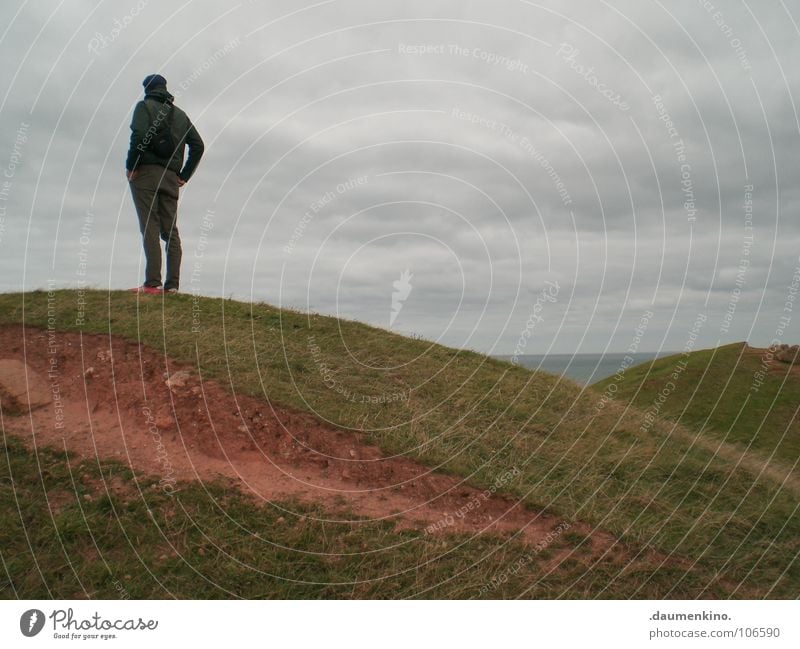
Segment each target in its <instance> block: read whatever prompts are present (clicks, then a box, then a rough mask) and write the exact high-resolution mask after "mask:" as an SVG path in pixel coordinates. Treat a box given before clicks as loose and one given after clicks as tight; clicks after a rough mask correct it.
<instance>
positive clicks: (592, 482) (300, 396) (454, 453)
mask: <svg viewBox="0 0 800 649" xmlns="http://www.w3.org/2000/svg"><path fill="white" fill-rule="evenodd" d="M23 322H24V323H25V325H26V326H31V327H42V328H46V327H48V326H51V327H53V328H55V329H56V330H69V331H83V332H85V333H86V332H94V333H106V334H113V335H116V336H120V337H124V338H127V339H131V340H139V341H141V342H142V343H144V344H146V345H148V346H150V347H152V348H154V349H157V350H160V351H161V352H162V353H164V354H166V355H168V356H169V357H171V358H174V359H175V360H178V361H183V362H187V363H191V364H193V365H195V366H196V367H198V368H199V369H200V370H202V373H203V375H204V376H207V377H216V378H218V379H219V380H220V381H222V382H223V383H225V384H227V385H229V386H230V389H231V390H232V391H235V392H237V393H247V394H251V395H256V396H260V397H261V398H264V399H268V400H271V401H273V402H275V403H279V404H282V405H286V406H290V407H293V408H297V409H302V410H306V411H309V412H312V413H314V415H315V416H316V417H318V418H320V419H323V420H325V421H328V422H330V423H331V424H333V425H335V426H337V427H342V428H347V429H354V430H358V431H363V432H364V434H365V435H367V436H368V439H369V440H370V441H372V442H374V443H377V444H378V445H379V446H380V447H381V448H382V449H383V450H384V452H385V453H388V454H404V455H407V456H409V457H411V458H414V459H416V460H418V461H420V462H422V463H424V464H426V465H428V466H431V467H436V468H437V469H439V470H440V471H443V472H447V473H451V474H455V475H460V476H465V477H467V478H468V479H469V481H470V482H471V483H472V484H474V485H475V486H478V487H484V488H485V487H488V486H490V485H491V484H492V483H493V481H494V480H495V479H496V477H497V476H498V475H501V474H504V473H507V472H509V471H513V472H514V475H515V477H514V479H513V480H510V481H509V482H508V483H507V484H505V485H504V489H505V491H506V493H507V494H509V495H510V496H512V497H515V498H518V499H520V500H522V501H524V502H526V503H528V504H530V505H531V506H533V507H537V508H543V509H546V510H548V511H549V512H552V513H554V514H557V515H559V516H562V517H564V518H566V519H569V520H581V521H586V522H588V523H590V524H592V525H593V526H597V527H598V528H601V529H603V530H606V531H608V532H611V533H612V534H615V535H617V536H619V537H621V538H623V539H624V540H625V541H626V542H627V543H628V544H630V547H631V548H633V555H632V556H633V559H634V560H632V561H631V565H630V566H629V567H628V568H627V569H621V568H620V567H619V566H614V565H612V564H607V563H604V562H596V563H592V564H588V565H587V563H586V562H582V561H581V560H580V556H581V555H580V552H581V547H582V546H583V545H584V543H583V542H584V539H581V538H576V537H575V536H569V535H564V537H563V539H561V540H560V541H559V543H561V544H564V545H565V547H571V548H573V549H574V552H572V554H570V557H569V559H567V560H566V561H564V562H562V563H560V564H559V566H558V568H557V569H556V570H553V571H547V570H544V569H543V567H542V565H541V564H540V563H537V562H530V563H525V562H523V564H522V567H520V568H518V569H515V570H514V571H512V572H509V571H510V568H509V567H510V566H515V565H518V564H519V561H518V559H519V557H520V556H525V553H526V552H529V550H525V548H522V547H521V546H519V545H515V544H513V543H510V544H509V543H506V542H504V541H498V540H497V539H492V538H488V537H487V538H481V539H478V540H471V541H469V542H468V543H467V542H466V540H465V539H463V538H460V537H457V536H453V537H448V538H441V537H436V538H432V537H424V536H421V535H420V534H418V533H414V532H408V531H407V532H398V531H396V530H393V529H392V528H391V526H389V527H387V526H386V525H379V524H368V525H365V526H357V527H355V528H348V529H347V530H344V529H341V530H334V529H319V524H315V523H309V522H308V521H304V520H303V519H299V520H298V521H289V522H288V523H287V522H286V521H283V522H281V523H280V524H278V523H277V522H276V519H275V518H274V517H273V516H272V513H271V512H269V511H265V509H264V508H256V507H255V506H254V505H252V504H250V503H249V502H248V501H246V500H244V499H240V498H239V497H238V496H237V495H236V494H232V493H230V490H227V491H225V492H224V494H223V493H222V492H221V493H220V498H221V499H223V501H224V502H225V507H224V509H223V508H220V507H218V506H217V505H215V504H213V502H211V501H209V498H208V496H207V495H206V491H205V490H204V489H203V488H201V487H199V486H196V487H187V488H186V490H185V492H184V493H185V494H186V495H185V496H184V497H183V498H182V499H181V500H180V501H179V503H180V507H179V508H178V510H177V511H176V510H175V503H174V502H173V501H169V502H160V500H159V499H158V498H157V497H155V496H154V497H153V498H154V499H153V501H152V504H150V505H149V507H150V509H151V510H152V511H153V512H154V514H153V516H154V520H155V521H156V522H157V524H156V525H153V524H152V523H151V521H149V520H148V519H147V518H146V517H145V515H144V514H143V513H142V509H141V506H140V505H138V504H137V502H136V501H135V500H131V501H128V500H126V499H125V497H124V496H119V497H116V496H113V497H112V496H108V494H106V495H104V496H102V497H98V498H95V497H93V498H92V500H91V501H87V503H89V504H88V505H87V504H86V503H83V502H80V501H77V503H72V504H68V505H65V507H66V509H65V511H66V512H67V514H66V516H67V521H66V522H64V521H63V520H62V519H61V518H59V519H58V520H53V517H52V516H50V514H49V513H48V512H47V511H45V512H44V513H42V511H41V509H42V508H41V507H38V509H37V505H36V503H41V501H42V498H43V495H44V494H45V493H47V492H48V491H49V490H50V489H52V488H55V487H56V486H57V485H58V484H61V483H63V482H66V480H67V479H68V478H69V480H70V482H67V483H66V484H68V485H72V484H74V482H73V480H74V476H72V475H69V474H67V473H64V469H63V458H62V457H61V456H60V455H59V454H53V455H52V456H48V457H46V458H45V460H44V463H43V464H42V466H43V467H44V468H43V471H44V472H45V473H47V475H43V476H42V477H38V474H39V473H41V472H40V471H39V469H37V465H36V461H37V460H36V458H34V457H32V456H31V455H30V452H29V451H26V450H25V449H24V448H22V447H20V446H19V445H15V443H14V442H13V441H8V440H7V442H6V443H7V448H8V450H7V453H8V454H9V456H10V457H11V458H12V459H11V461H10V463H9V468H8V470H7V472H6V468H3V469H2V471H3V473H2V474H0V486H2V488H1V489H0V496H2V498H0V502H2V507H3V509H2V516H3V520H4V523H5V522H6V521H14V520H17V521H21V522H18V523H17V527H16V528H13V531H10V532H9V531H6V530H8V529H11V528H9V527H8V526H6V525H4V526H3V532H0V535H3V534H4V535H5V536H4V537H2V538H0V540H2V545H0V547H2V548H3V550H2V553H3V554H2V558H3V562H4V563H3V565H4V568H5V570H6V573H7V574H8V575H9V576H10V578H9V579H8V585H6V586H4V587H2V588H3V590H2V592H3V593H5V595H4V596H13V595H11V593H12V592H13V593H14V594H18V595H19V596H24V597H37V596H40V595H41V594H42V593H44V596H47V593H48V592H51V591H49V590H47V589H45V590H43V588H44V587H43V586H42V584H47V583H48V577H47V576H46V575H51V574H52V571H53V570H54V569H56V568H58V570H59V573H58V574H59V575H60V577H61V578H63V579H64V580H66V582H68V583H69V585H68V586H64V588H65V589H66V590H55V591H52V592H55V593H58V595H57V596H68V595H67V593H69V592H70V590H69V589H70V588H75V584H76V583H77V582H76V581H75V579H73V577H71V576H70V571H69V568H70V562H71V561H72V560H73V558H75V557H77V559H76V560H78V561H79V562H83V563H82V564H81V565H85V566H86V567H88V568H91V569H92V570H94V571H95V572H97V573H98V574H97V575H95V576H94V577H93V578H92V579H91V580H89V583H90V584H92V590H91V593H90V594H93V595H96V596H109V595H108V593H109V592H112V593H113V591H109V589H110V588H111V587H112V586H111V585H109V584H110V583H112V582H111V580H110V579H109V572H113V573H117V572H119V569H116V570H112V571H109V569H107V567H106V568H104V567H103V566H102V562H97V561H95V560H94V559H93V556H94V555H93V554H92V553H91V552H89V554H88V555H87V556H86V557H83V555H82V554H81V552H80V551H79V547H89V546H86V543H85V541H86V539H87V538H88V537H87V536H86V535H87V533H88V534H90V535H94V534H96V533H97V532H98V529H97V528H98V527H99V528H101V529H100V537H101V539H102V541H103V544H104V545H102V546H98V553H100V554H101V555H103V556H104V555H105V553H111V554H112V556H114V553H115V552H116V553H117V555H119V556H118V558H117V560H116V561H117V562H118V564H119V565H126V566H129V567H126V568H125V570H126V571H127V572H125V574H129V575H130V576H131V579H130V580H128V581H126V582H122V583H126V584H128V585H127V586H126V588H127V589H128V591H130V592H131V593H136V594H135V595H133V596H153V597H155V596H168V595H169V594H176V595H177V596H184V597H205V596H222V597H230V596H232V595H233V596H237V595H238V596H244V597H258V596H279V597H280V596H283V597H292V596H299V597H332V596H371V597H400V596H404V597H406V596H407V597H418V596H437V597H474V596H481V595H479V593H483V596H490V597H509V596H518V595H523V596H529V597H561V596H563V597H594V596H598V597H681V598H691V597H711V596H717V597H725V596H734V597H797V596H798V595H800V566H798V564H797V561H796V560H795V558H796V556H797V555H798V552H800V515H798V511H797V502H798V497H799V496H800V487H798V482H797V479H796V476H795V475H794V474H791V473H789V469H788V467H787V466H786V465H784V464H780V463H778V462H775V461H774V458H773V461H772V462H770V463H769V465H768V469H769V470H766V471H765V470H763V469H764V467H765V466H767V464H766V459H767V458H766V456H764V455H763V454H762V451H764V447H759V449H755V448H753V449H751V450H749V451H744V452H742V450H741V449H740V448H739V447H738V446H735V445H730V444H726V443H725V442H722V443H719V442H717V440H716V438H715V437H713V436H712V437H711V438H710V439H712V440H713V442H714V443H713V444H710V443H709V442H708V439H706V438H705V437H704V435H698V433H697V430H696V429H695V428H694V425H695V423H696V421H697V420H691V421H690V420H686V424H685V425H683V424H681V425H679V424H675V423H674V422H673V421H669V420H662V419H660V418H657V419H655V420H654V421H651V422H649V423H647V424H646V425H645V423H646V422H648V421H649V420H648V419H647V417H648V412H647V409H646V408H645V409H644V410H640V409H637V408H635V407H634V408H632V407H626V406H625V404H624V403H623V401H622V399H621V398H620V394H619V393H618V395H617V398H616V399H613V400H606V401H604V400H602V394H601V392H602V391H600V392H598V391H597V390H596V389H583V388H581V387H579V386H578V385H576V384H574V383H572V382H570V381H564V380H558V379H557V378H555V377H552V376H549V375H546V374H543V373H538V372H531V371H528V370H526V369H524V368H521V367H516V366H512V365H510V364H507V363H504V362H501V361H497V360H493V359H491V358H488V357H486V356H482V355H479V354H475V353H472V352H463V351H458V350H454V349H448V348H446V347H442V346H440V345H435V344H432V343H429V342H427V341H422V340H411V339H408V338H404V337H402V336H398V335H395V334H392V333H390V332H387V331H384V330H381V329H377V328H373V327H369V326H367V325H364V324H361V323H357V322H346V321H340V320H337V319H334V318H329V317H324V316H320V315H316V314H310V315H307V314H302V313H297V312H292V311H287V310H279V309H276V308H274V307H271V306H269V305H266V304H253V305H251V304H246V303H240V302H235V301H230V300H219V299H210V298H195V297H193V296H190V295H177V296H170V297H169V298H168V299H166V300H162V299H161V298H160V297H150V296H147V297H140V296H137V295H134V294H129V293H121V292H111V293H107V292H101V291H87V292H85V293H82V294H78V293H76V292H72V291H57V292H55V293H53V294H51V295H48V294H47V293H45V292H35V293H28V294H25V295H19V294H6V295H0V325H3V324H9V325H11V324H20V323H23ZM686 383H687V384H688V383H689V381H686ZM718 392H719V385H718V384H717V385H713V384H711V383H709V384H707V396H706V399H709V400H714V399H715V398H716V396H715V395H716V394H718ZM676 401H677V399H676ZM781 412H784V411H781ZM775 416H776V417H777V416H778V415H775ZM787 423H788V420H787V422H784V426H785V425H786V424H787ZM736 441H737V442H738V441H739V440H736ZM785 457H786V456H784V458H785ZM38 461H39V462H42V461H43V460H42V459H41V456H40V458H39V460H38ZM59 467H61V468H59ZM90 469H91V470H93V471H95V472H97V474H96V475H93V474H92V473H91V471H90ZM81 471H84V472H86V473H87V475H89V478H88V479H87V480H88V481H89V482H92V481H93V480H97V479H99V477H101V476H102V472H103V471H108V472H112V473H115V474H119V475H120V476H121V478H120V479H122V480H123V481H125V480H130V479H131V478H130V476H126V475H125V474H124V471H123V469H121V468H120V467H116V468H115V467H114V466H113V465H109V466H105V465H102V466H98V465H97V463H95V465H94V466H93V467H82V468H81ZM17 475H21V476H23V478H22V479H20V478H18V477H16V476H17ZM12 480H13V482H12ZM70 488H71V487H70ZM220 488H221V487H220ZM20 499H23V502H24V503H27V506H26V507H21V506H20V505H19V502H20ZM70 508H72V509H70ZM84 509H85V510H86V511H84ZM109 509H111V510H113V511H114V512H115V513H116V518H113V517H109V516H108V511H109ZM230 511H234V512H235V516H234V517H233V518H234V520H236V521H241V520H247V521H248V522H250V523H252V526H251V529H256V530H260V531H258V532H257V533H258V537H252V536H248V535H243V534H242V533H241V530H240V529H238V528H237V526H236V525H235V524H234V523H233V522H231V521H230V520H229V519H228V517H227V515H226V514H227V513H230ZM86 512H88V514H87V513H86ZM26 516H27V517H29V518H26ZM120 516H121V518H120ZM162 523H163V525H162ZM167 523H168V524H167ZM65 525H66V528H65V527H64V526H65ZM54 526H55V530H56V532H57V535H55V536H53V534H52V530H53V528H54ZM84 528H86V529H84ZM27 529H36V530H40V531H41V532H40V533H41V538H38V537H37V538H38V541H37V543H34V544H33V547H35V548H37V550H36V552H35V553H34V554H36V555H41V557H42V558H41V561H40V565H44V566H45V568H44V570H42V574H40V576H39V577H37V571H38V570H39V569H38V568H35V566H34V568H35V569H33V568H32V566H33V565H34V564H33V561H34V558H35V557H32V556H31V552H30V551H29V550H26V548H27V541H26V538H25V535H26V532H25V530H27ZM45 530H47V532H49V534H48V533H46V532H45ZM122 530H125V532H126V533H127V536H126V535H122ZM131 530H133V531H135V532H136V534H135V537H136V540H135V542H134V541H133V540H132V538H131V536H132V535H131ZM65 536H66V538H65ZM121 536H122V538H121ZM76 539H79V540H80V543H81V544H82V545H78V541H76ZM198 539H203V541H202V542H203V543H205V544H206V545H205V546H203V547H206V548H208V547H210V546H215V549H214V551H213V552H209V551H206V554H205V555H200V556H196V553H192V552H194V550H193V548H196V546H197V543H198ZM253 539H255V540H253ZM264 539H268V542H267V543H265V542H264ZM211 541H214V542H213V543H212V542H211ZM39 543H41V545H39ZM140 546H142V547H145V548H147V550H143V551H142V552H143V555H142V557H143V558H142V557H139V555H137V554H136V552H137V548H139V547H140ZM7 548H10V549H7ZM100 548H102V550H103V551H102V552H100ZM152 548H158V551H155V550H152ZM164 548H169V551H168V552H162V550H163V549H164ZM174 548H177V550H175V549H174ZM216 548H222V549H223V550H224V551H223V553H222V554H219V552H220V550H218V549H216ZM287 548H289V549H287ZM354 548H358V549H359V550H358V551H357V552H355V553H354ZM370 548H382V549H381V550H380V551H376V552H370V551H368V550H369V549H370ZM386 548H402V549H398V550H397V551H389V550H387V549H386ZM637 548H638V549H637ZM647 548H654V549H656V550H658V551H659V552H661V553H663V554H664V555H667V556H669V557H673V558H674V559H675V561H667V562H660V563H659V562H657V563H652V562H650V563H648V562H645V561H640V560H638V559H639V558H641V557H643V556H644V551H645V549H647ZM182 550H192V552H190V553H189V556H191V557H192V560H191V561H188V562H187V561H186V560H185V559H184V558H183V557H185V556H186V552H182ZM306 551H308V552H310V554H307V553H306ZM156 552H158V554H156ZM151 554H152V555H153V556H151ZM162 556H163V557H166V558H165V559H161V557H162ZM298 556H299V557H301V560H300V561H299V562H298ZM677 566H681V567H680V568H679V567H677ZM31 570H33V576H32V577H25V578H22V577H21V576H20V575H23V574H28V573H25V571H29V572H30V571H31ZM270 575H272V576H270ZM497 575H505V577H506V581H505V582H504V583H503V585H502V586H501V587H499V588H497V589H496V590H492V591H491V592H489V593H488V594H487V593H486V591H485V589H484V590H481V588H480V585H481V584H486V581H487V579H491V577H492V576H497ZM20 580H21V581H20ZM104 580H105V581H104ZM339 582H342V583H344V584H345V585H344V586H331V585H330V584H331V583H339ZM20 583H22V584H23V586H22V587H21V586H20V585H19V584H20ZM80 583H81V584H83V583H84V582H82V581H81V582H80ZM214 584H225V588H224V589H219V588H218V587H217V586H215V585H214ZM276 584H277V585H276ZM75 590H77V592H80V590H79V589H75ZM86 590H87V592H88V591H89V589H86ZM111 596H113V595H111Z"/></svg>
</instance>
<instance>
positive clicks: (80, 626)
mask: <svg viewBox="0 0 800 649" xmlns="http://www.w3.org/2000/svg"><path fill="white" fill-rule="evenodd" d="M799 620H800V603H798V602H796V601H694V600H692V601H666V602H665V601H590V602H584V601H578V602H570V601H566V602H561V601H512V602H496V601H495V602H492V601H489V602H486V601H476V602H472V601H470V602H460V601H435V602H424V601H423V602H417V601H408V602H374V601H357V602H346V601H275V602H273V601H173V600H169V601H131V600H127V601H95V602H86V601H71V602H51V601H2V602H0V641H2V646H4V647H27V646H30V647H34V646H36V647H45V646H51V645H56V646H62V647H65V646H74V644H80V646H96V644H95V643H101V644H102V645H103V646H113V647H118V648H122V647H137V649H141V647H179V646H184V647H186V646H187V645H186V643H187V642H190V643H192V645H191V646H193V647H212V646H213V647H223V648H226V649H227V648H230V649H233V648H238V647H251V646H258V647H261V646H264V647H274V646H281V647H284V646H291V647H315V648H316V647H326V649H327V648H331V647H346V648H347V649H358V648H362V647H363V648H364V649H384V648H393V647H398V648H400V647H402V648H404V649H407V648H408V647H420V648H425V647H433V646H436V647H458V648H459V649H463V648H469V647H476V648H480V649H487V647H502V646H509V647H510V646H514V647H548V646H549V647H565V646H569V647H580V646H592V647H598V646H599V647H615V648H616V647H636V648H640V647H643V646H653V647H659V646H662V647H668V646H684V645H686V646H694V647H703V646H711V647H726V648H727V647H775V648H778V647H798V646H800V636H799V635H798V629H799V628H800V622H799Z"/></svg>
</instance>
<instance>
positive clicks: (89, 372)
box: [83, 367, 94, 379]
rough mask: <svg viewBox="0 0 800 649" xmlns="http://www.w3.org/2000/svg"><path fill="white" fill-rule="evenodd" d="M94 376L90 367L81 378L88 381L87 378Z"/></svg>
mask: <svg viewBox="0 0 800 649" xmlns="http://www.w3.org/2000/svg"><path fill="white" fill-rule="evenodd" d="M92 376H94V368H93V367H90V368H88V369H87V370H86V371H85V372H84V373H83V378H85V379H88V378H89V377H92Z"/></svg>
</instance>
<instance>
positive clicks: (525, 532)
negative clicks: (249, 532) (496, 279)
mask: <svg viewBox="0 0 800 649" xmlns="http://www.w3.org/2000/svg"><path fill="white" fill-rule="evenodd" d="M51 342H53V343H55V347H51V345H50V344H51ZM0 350H1V351H0V357H2V359H4V360H3V361H0V362H2V363H5V365H4V367H5V368H6V370H5V373H6V378H5V379H4V381H5V383H6V387H7V389H6V390H5V393H6V394H5V395H0V396H2V397H3V422H4V426H5V429H6V431H7V432H8V433H11V434H15V435H17V436H19V437H21V438H23V439H24V440H25V441H26V442H27V443H28V444H30V445H31V446H34V445H35V446H42V445H55V446H57V447H59V448H63V447H64V446H65V445H66V447H67V448H68V449H70V450H71V451H73V452H74V453H76V454H78V455H79V456H80V457H83V458H90V457H101V458H115V459H117V460H119V461H121V462H123V463H125V464H127V465H129V466H130V467H132V468H133V469H135V470H136V471H138V472H143V473H147V474H151V475H158V476H161V477H162V483H163V485H164V488H165V489H171V488H173V487H172V485H174V483H175V480H213V479H219V478H223V479H228V480H233V481H235V482H236V483H237V484H238V486H239V488H240V489H242V491H243V492H245V493H247V494H250V495H252V496H254V497H256V498H258V499H261V500H262V501H264V502H270V501H274V500H286V499H287V498H297V499H299V500H301V501H305V502H309V503H318V504H322V505H324V506H326V509H327V510H328V511H334V512H335V511H342V510H343V508H347V509H348V510H350V511H352V512H353V513H354V514H355V515H357V516H361V517H367V518H368V519H373V520H375V519H388V520H391V521H393V522H395V523H396V524H397V526H398V527H404V528H417V529H422V530H427V531H430V532H431V533H445V532H456V531H458V532H467V533H474V534H479V533H501V534H508V533H512V532H519V533H520V535H519V536H518V538H520V540H523V541H525V542H528V543H538V542H540V541H542V540H543V539H545V538H546V537H547V535H548V533H550V532H552V531H553V530H556V529H557V528H558V526H559V525H560V524H561V523H562V522H563V521H562V520H561V519H558V518H556V517H554V516H551V515H546V514H543V513H542V512H537V511H532V510H530V509H527V508H525V507H523V506H520V505H519V504H518V503H516V502H515V501H513V500H510V499H506V498H503V497H502V496H499V495H491V496H488V497H486V496H485V495H484V492H482V491H479V490H477V489H475V488H473V487H469V486H467V485H465V484H463V483H462V482H461V481H460V480H459V479H458V478H455V477H451V476H446V475H441V474H437V473H435V472H432V471H431V470H430V469H428V468H426V467H424V466H422V465H421V464H418V463H416V462H414V461H412V460H408V459H403V458H397V457H394V458H383V457H382V455H381V452H380V451H379V450H378V449H377V448H376V447H374V446H369V445H365V444H364V443H362V441H361V440H360V437H359V435H357V434H355V433H351V432H347V431H341V430H337V429H335V428H332V427H330V426H327V425H325V424H322V423H320V422H319V421H317V420H315V419H313V418H312V417H311V416H308V415H305V414H303V413H297V412H291V411H289V410H286V409H282V408H277V407H274V406H272V405H271V404H269V403H268V402H266V401H265V400H260V399H255V398H252V397H249V396H245V395H233V394H231V393H230V392H229V391H227V390H226V389H225V388H223V387H222V386H221V385H220V384H219V383H217V382H216V381H213V380H207V379H206V380H204V379H202V377H200V376H199V375H198V373H197V371H196V369H194V368H191V367H187V366H182V365H179V364H177V363H173V362H172V361H171V360H169V359H166V358H164V356H163V355H160V354H158V353H157V352H155V351H154V350H152V349H149V348H147V347H144V346H139V345H137V344H135V343H131V342H127V341H124V340H120V339H109V337H108V336H102V335H83V336H81V335H80V334H67V333H61V332H58V333H56V334H55V337H54V338H52V339H50V338H49V337H48V333H47V332H45V331H41V330H36V329H30V328H28V329H26V330H25V332H24V342H23V330H22V329H21V328H19V327H5V328H0ZM53 350H54V351H55V353H51V352H52V351H53ZM14 365H16V367H18V368H22V372H21V373H19V374H20V376H21V377H22V378H20V376H17V378H14V377H13V376H12V377H11V378H9V374H14V372H13V371H12V370H13V367H12V366H14ZM10 367H12V370H9V368H10ZM0 369H1V368H0ZM51 370H53V371H51ZM26 373H27V376H26ZM165 373H166V376H167V377H169V379H168V380H165ZM14 381H16V382H17V384H19V383H20V381H22V385H23V386H26V388H27V391H28V393H30V394H31V395H35V397H36V399H37V400H38V401H37V402H36V403H34V404H33V406H34V407H33V408H32V409H31V410H30V412H28V408H27V407H26V406H25V404H24V403H22V404H21V403H19V401H20V399H21V400H22V401H24V395H23V397H19V396H18V398H17V402H15V398H14V397H13V395H10V394H9V389H8V384H9V382H11V383H14ZM26 381H27V384H26ZM43 389H44V391H45V392H47V391H48V390H49V391H50V392H51V394H53V395H54V397H55V398H53V399H50V400H49V403H44V404H42V403H41V400H42V395H41V393H42V390H43ZM54 389H56V390H57V392H53V390H54ZM12 391H13V390H12ZM18 392H20V390H18ZM21 392H24V390H21ZM45 401H48V399H45ZM569 526H570V529H571V530H573V531H577V532H581V533H582V534H585V535H588V536H590V538H591V544H592V547H591V550H592V552H591V555H592V556H594V557H595V558H596V557H599V556H604V560H613V561H615V562H620V563H624V562H625V557H626V556H627V557H628V558H630V556H631V554H632V553H631V552H630V550H627V549H626V548H625V547H624V546H623V544H621V543H619V542H618V541H617V540H616V539H615V538H614V537H613V536H611V535H610V534H606V533H604V532H600V531H597V530H594V529H592V528H591V527H590V526H588V525H586V524H582V523H573V522H570V523H569ZM558 529H560V528H558ZM646 554H647V555H648V557H649V558H650V559H653V560H654V562H655V561H658V562H659V563H660V562H661V560H663V558H661V559H660V558H659V557H658V556H657V555H656V554H655V553H650V552H647V553H646ZM641 558H643V557H641V556H640V557H639V559H641Z"/></svg>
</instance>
